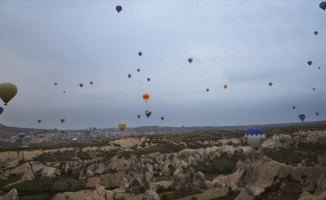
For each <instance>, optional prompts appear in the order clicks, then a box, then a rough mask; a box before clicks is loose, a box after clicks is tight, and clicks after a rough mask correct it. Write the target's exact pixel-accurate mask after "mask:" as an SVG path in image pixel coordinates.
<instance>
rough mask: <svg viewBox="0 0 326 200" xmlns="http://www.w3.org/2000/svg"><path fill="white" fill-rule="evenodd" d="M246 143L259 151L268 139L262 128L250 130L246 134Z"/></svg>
mask: <svg viewBox="0 0 326 200" xmlns="http://www.w3.org/2000/svg"><path fill="white" fill-rule="evenodd" d="M245 139H246V142H247V143H248V144H249V145H250V146H251V147H252V148H254V149H256V150H257V149H258V148H259V147H260V146H261V144H262V143H263V142H264V141H265V139H266V134H265V132H264V131H263V130H262V129H261V128H249V129H247V131H246V132H245Z"/></svg>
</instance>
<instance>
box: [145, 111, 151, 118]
mask: <svg viewBox="0 0 326 200" xmlns="http://www.w3.org/2000/svg"><path fill="white" fill-rule="evenodd" d="M151 114H152V112H151V111H149V110H146V111H145V115H146V117H147V118H149V117H150V116H151Z"/></svg>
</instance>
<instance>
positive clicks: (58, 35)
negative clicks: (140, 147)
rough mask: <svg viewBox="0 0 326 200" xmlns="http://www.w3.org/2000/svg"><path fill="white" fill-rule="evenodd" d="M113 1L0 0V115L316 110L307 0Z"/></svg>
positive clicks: (313, 10)
mask: <svg viewBox="0 0 326 200" xmlns="http://www.w3.org/2000/svg"><path fill="white" fill-rule="evenodd" d="M119 3H121V6H122V7H123V10H122V11H121V12H120V13H119V14H118V13H117V12H116V11H115V6H116V2H111V1H109V2H105V1H92V2H89V1H78V2H77V1H28V2H23V1H1V2H0V27H1V29H0V64H1V65H0V66H1V73H0V81H1V82H12V83H15V84H16V85H17V87H18V89H19V92H18V94H17V96H16V97H15V98H14V99H13V100H12V101H11V102H9V104H8V106H2V107H4V108H5V111H4V112H3V113H2V115H1V123H3V124H5V125H10V126H20V127H40V128H55V127H56V128H58V129H60V128H62V129H70V128H74V129H77V128H88V127H94V126H95V127H98V128H105V127H116V126H117V124H118V123H120V122H122V121H123V122H126V123H127V125H128V126H129V127H135V126H143V125H162V126H181V125H185V126H196V125H212V126H213V125H221V126H222V125H237V124H267V123H286V122H298V121H299V119H298V115H299V114H300V113H304V114H306V116H307V118H306V120H307V121H315V120H325V117H324V114H323V113H326V107H325V105H324V102H325V97H326V89H325V88H324V87H323V86H324V85H325V78H324V75H325V73H326V71H325V70H326V66H325V55H324V54H325V53H324V52H325V47H326V45H325V42H324V41H325V39H326V26H325V23H324V22H325V20H323V19H325V12H323V11H322V10H321V9H320V8H319V7H318V3H314V2H311V1H309V0H303V1H300V2H297V1H281V0H276V1H256V0H250V1H247V2H246V3H243V4H239V3H238V2H237V1H223V0H219V1H209V0H204V1H195V0H193V1H189V0H187V1H186V0H180V1H172V0H170V1H128V2H119ZM315 30H318V31H319V34H318V36H315V35H314V34H313V32H314V31H315ZM139 51H142V52H143V55H142V56H141V57H139V56H138V52H139ZM189 57H191V58H193V62H192V63H191V64H189V63H188V61H187V59H188V58H189ZM308 60H312V61H313V64H312V65H311V66H309V65H307V61H308ZM318 66H320V67H321V69H318ZM137 68H139V69H141V71H140V72H139V73H138V72H137V71H136V69H137ZM129 73H130V74H132V77H131V78H130V79H129V78H128V77H127V74H129ZM148 77H150V78H151V81H150V82H148V81H147V80H146V79H147V78H148ZM90 81H93V82H94V84H93V85H90V84H89V82H90ZM270 81H271V82H273V86H272V87H270V86H269V85H268V83H269V82H270ZM54 82H57V83H58V85H57V86H55V85H54ZM79 83H83V84H84V86H83V87H82V88H80V87H79ZM224 84H227V85H228V88H227V89H226V90H225V89H224V88H223V85H224ZM206 88H209V89H210V91H209V92H206ZM312 88H316V90H315V91H313V90H312ZM63 91H66V93H65V94H64V93H63ZM143 93H149V94H150V95H151V97H150V100H149V102H147V103H145V102H143V100H142V94H143ZM292 105H296V106H297V109H296V110H292V108H291V106H292ZM147 109H149V110H151V111H152V112H153V114H152V116H151V117H150V118H149V119H147V118H146V117H145V115H144V112H145V110H147ZM316 111H319V112H320V116H319V117H317V116H315V115H314V113H315V112H316ZM137 114H141V115H142V117H141V119H137V117H136V116H137ZM161 116H164V117H165V119H164V121H162V120H160V117H161ZM325 116H326V115H325ZM62 117H63V118H65V119H66V122H65V123H64V124H61V122H60V121H59V120H60V118H62ZM38 119H42V123H41V124H38V123H37V120H38Z"/></svg>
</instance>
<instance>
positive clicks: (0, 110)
mask: <svg viewBox="0 0 326 200" xmlns="http://www.w3.org/2000/svg"><path fill="white" fill-rule="evenodd" d="M2 112H3V108H2V107H0V115H1V113H2Z"/></svg>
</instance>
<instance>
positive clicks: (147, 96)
mask: <svg viewBox="0 0 326 200" xmlns="http://www.w3.org/2000/svg"><path fill="white" fill-rule="evenodd" d="M143 99H144V101H145V102H147V101H148V99H149V94H143Z"/></svg>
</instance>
